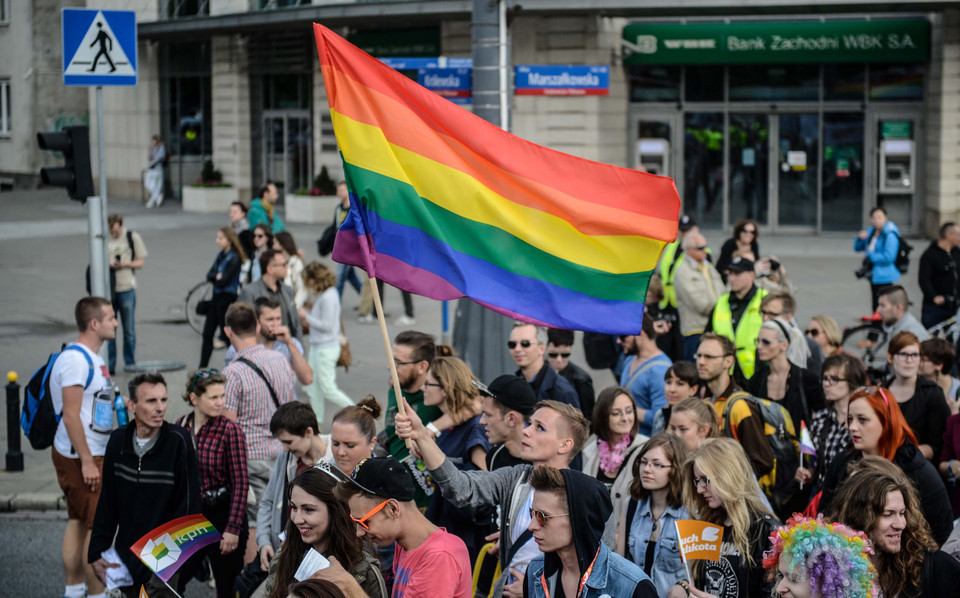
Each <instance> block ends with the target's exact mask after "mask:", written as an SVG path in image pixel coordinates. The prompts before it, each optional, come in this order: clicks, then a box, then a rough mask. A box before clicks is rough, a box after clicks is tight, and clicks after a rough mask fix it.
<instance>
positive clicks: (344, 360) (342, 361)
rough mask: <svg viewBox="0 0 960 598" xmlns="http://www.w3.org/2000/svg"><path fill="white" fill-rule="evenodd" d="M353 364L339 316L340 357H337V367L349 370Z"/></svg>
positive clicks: (348, 343) (348, 342) (341, 319)
mask: <svg viewBox="0 0 960 598" xmlns="http://www.w3.org/2000/svg"><path fill="white" fill-rule="evenodd" d="M352 364H353V355H351V354H350V341H348V340H347V335H346V332H345V331H344V330H343V317H341V318H340V357H338V358H337V367H342V368H343V369H344V371H346V372H349V371H350V366H351V365H352Z"/></svg>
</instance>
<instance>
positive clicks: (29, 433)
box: [20, 345, 93, 450]
mask: <svg viewBox="0 0 960 598" xmlns="http://www.w3.org/2000/svg"><path fill="white" fill-rule="evenodd" d="M64 351H79V352H80V353H82V354H83V357H84V358H85V359H86V360H87V365H88V366H90V372H89V373H88V374H87V381H86V382H85V383H84V385H83V388H84V390H86V388H87V387H88V386H90V383H91V382H92V381H93V360H92V359H90V356H89V355H87V352H86V351H84V350H83V349H81V348H80V347H77V346H76V345H67V346H66V347H64V348H63V349H61V350H60V351H57V352H56V353H51V354H50V357H48V358H47V363H46V365H44V366H43V367H40V368H37V371H35V372H34V373H33V376H31V377H30V382H29V383H28V384H27V385H26V386H25V387H24V389H23V412H22V413H21V414H20V427H21V428H23V433H24V435H25V436H26V437H27V439H28V440H30V446H32V447H33V448H34V449H36V450H41V449H45V448H50V446H51V445H53V437H54V436H56V435H57V427H58V426H59V425H60V416H61V414H60V413H57V412H56V411H55V410H54V409H53V398H52V397H51V396H50V372H51V371H52V370H53V364H54V363H56V361H57V358H58V357H60V355H61V354H62V353H63V352H64Z"/></svg>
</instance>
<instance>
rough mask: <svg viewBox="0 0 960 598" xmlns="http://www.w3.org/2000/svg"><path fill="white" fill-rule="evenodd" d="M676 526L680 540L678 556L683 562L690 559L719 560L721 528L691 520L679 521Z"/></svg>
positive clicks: (721, 539)
mask: <svg viewBox="0 0 960 598" xmlns="http://www.w3.org/2000/svg"><path fill="white" fill-rule="evenodd" d="M676 524H677V538H679V540H680V556H681V557H682V558H683V560H684V562H686V561H688V560H691V559H700V560H705V561H719V560H720V545H721V544H722V543H723V528H722V527H720V526H719V525H714V524H712V523H707V522H706V521H696V520H693V519H681V520H679V521H677V522H676Z"/></svg>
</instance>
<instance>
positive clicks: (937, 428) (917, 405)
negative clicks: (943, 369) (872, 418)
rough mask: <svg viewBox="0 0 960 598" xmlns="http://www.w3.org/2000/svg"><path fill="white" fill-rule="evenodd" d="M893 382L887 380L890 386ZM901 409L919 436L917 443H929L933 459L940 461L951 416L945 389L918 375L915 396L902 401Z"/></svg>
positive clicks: (911, 427) (904, 417)
mask: <svg viewBox="0 0 960 598" xmlns="http://www.w3.org/2000/svg"><path fill="white" fill-rule="evenodd" d="M891 382H892V380H888V381H887V387H888V388H889V386H890V383H891ZM900 411H901V412H902V413H903V419H905V420H907V425H908V426H910V429H911V430H913V433H914V435H915V436H916V437H917V444H929V445H930V446H931V447H932V448H933V461H934V463H936V462H938V461H939V460H940V453H941V451H942V450H943V434H944V432H946V431H947V418H948V417H950V407H949V406H948V405H947V400H946V399H945V398H944V396H943V389H942V388H940V387H939V386H937V384H936V383H935V382H933V381H931V380H928V379H927V378H924V377H923V376H917V384H916V386H915V387H914V393H913V397H912V398H911V399H910V400H909V401H907V402H906V403H900Z"/></svg>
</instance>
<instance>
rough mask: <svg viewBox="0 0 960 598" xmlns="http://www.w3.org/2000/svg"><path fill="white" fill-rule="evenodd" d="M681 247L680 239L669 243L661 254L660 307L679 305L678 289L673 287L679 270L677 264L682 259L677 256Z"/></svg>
mask: <svg viewBox="0 0 960 598" xmlns="http://www.w3.org/2000/svg"><path fill="white" fill-rule="evenodd" d="M679 248H680V240H679V239H678V240H676V241H674V242H673V243H670V244H669V245H667V246H666V247H665V248H664V250H663V255H662V256H660V282H661V284H663V299H661V300H660V309H666V308H667V307H673V308H676V307H677V291H676V290H675V289H674V288H673V278H674V276H675V275H676V272H677V266H678V265H679V264H680V260H678V259H676V258H677V249H679Z"/></svg>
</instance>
